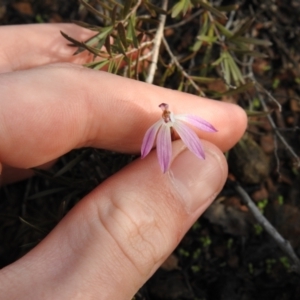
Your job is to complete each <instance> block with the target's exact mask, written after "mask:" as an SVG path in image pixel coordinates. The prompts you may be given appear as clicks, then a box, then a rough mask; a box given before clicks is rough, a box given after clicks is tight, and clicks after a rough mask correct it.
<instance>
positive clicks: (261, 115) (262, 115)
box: [245, 109, 271, 117]
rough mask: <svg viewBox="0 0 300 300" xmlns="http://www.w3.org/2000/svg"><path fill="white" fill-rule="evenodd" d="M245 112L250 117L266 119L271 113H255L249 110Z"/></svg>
mask: <svg viewBox="0 0 300 300" xmlns="http://www.w3.org/2000/svg"><path fill="white" fill-rule="evenodd" d="M245 112H246V115H247V116H248V117H266V116H268V115H269V114H270V113H271V112H268V111H255V110H247V109H245Z"/></svg>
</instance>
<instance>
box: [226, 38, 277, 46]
mask: <svg viewBox="0 0 300 300" xmlns="http://www.w3.org/2000/svg"><path fill="white" fill-rule="evenodd" d="M228 40H230V42H232V43H245V44H252V45H257V46H266V47H268V46H271V45H272V43H271V42H270V41H268V40H261V39H256V38H251V37H249V38H248V37H241V36H239V37H234V36H233V37H231V38H229V39H228Z"/></svg>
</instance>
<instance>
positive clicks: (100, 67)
mask: <svg viewBox="0 0 300 300" xmlns="http://www.w3.org/2000/svg"><path fill="white" fill-rule="evenodd" d="M109 62H110V61H109V60H104V61H102V62H100V63H99V64H97V65H96V66H95V67H94V68H93V69H94V70H101V69H102V68H103V67H104V66H106V65H107V64H108V63H109Z"/></svg>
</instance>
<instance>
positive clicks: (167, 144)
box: [141, 103, 217, 173]
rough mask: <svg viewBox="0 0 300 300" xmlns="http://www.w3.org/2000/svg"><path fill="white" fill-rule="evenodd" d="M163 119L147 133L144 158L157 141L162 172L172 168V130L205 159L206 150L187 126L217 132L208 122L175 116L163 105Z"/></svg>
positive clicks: (184, 115)
mask: <svg viewBox="0 0 300 300" xmlns="http://www.w3.org/2000/svg"><path fill="white" fill-rule="evenodd" d="M159 107H160V108H161V109H162V111H163V113H162V119H161V120H159V121H157V122H156V123H155V124H153V125H152V126H151V127H150V128H149V129H148V130H147V132H146V134H145V136H144V139H143V143H142V149H141V157H142V158H144V157H145V156H147V155H148V154H149V152H150V151H151V149H152V147H153V145H154V142H155V139H156V151H157V157H158V162H159V164H160V167H161V170H162V172H163V173H165V172H166V171H167V170H168V169H169V166H170V162H171V158H172V136H171V135H172V130H173V129H174V130H176V132H177V133H178V135H179V136H180V138H181V139H182V141H183V142H184V143H185V144H186V146H187V147H188V149H189V150H190V151H192V152H193V153H194V154H195V155H196V156H197V157H198V158H200V159H205V154H204V150H203V147H202V144H201V141H200V139H199V138H198V136H197V134H196V133H195V132H194V131H193V130H192V129H191V128H190V127H189V126H187V125H186V124H185V122H186V123H188V124H190V125H193V126H195V127H196V128H198V129H201V130H203V131H208V132H216V131H217V130H216V129H215V128H214V127H213V126H212V125H211V124H210V123H208V122H207V121H205V120H203V119H202V118H200V117H198V116H194V115H188V114H183V115H174V114H173V113H172V112H171V111H169V110H168V108H169V105H168V104H166V103H161V104H160V105H159Z"/></svg>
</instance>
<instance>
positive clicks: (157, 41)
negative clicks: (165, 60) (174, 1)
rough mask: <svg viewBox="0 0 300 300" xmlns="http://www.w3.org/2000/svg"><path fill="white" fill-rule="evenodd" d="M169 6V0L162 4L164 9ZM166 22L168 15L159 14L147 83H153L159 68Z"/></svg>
mask: <svg viewBox="0 0 300 300" xmlns="http://www.w3.org/2000/svg"><path fill="white" fill-rule="evenodd" d="M167 8H168V0H164V1H163V4H162V9H163V10H167ZM165 23H166V15H164V14H161V15H160V16H159V25H158V28H157V32H156V34H155V37H154V45H153V57H152V61H151V64H150V67H149V73H148V76H147V78H146V80H145V81H146V82H147V83H153V80H154V75H155V72H156V69H157V61H158V55H159V48H160V44H161V40H162V38H163V36H164V28H165Z"/></svg>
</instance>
